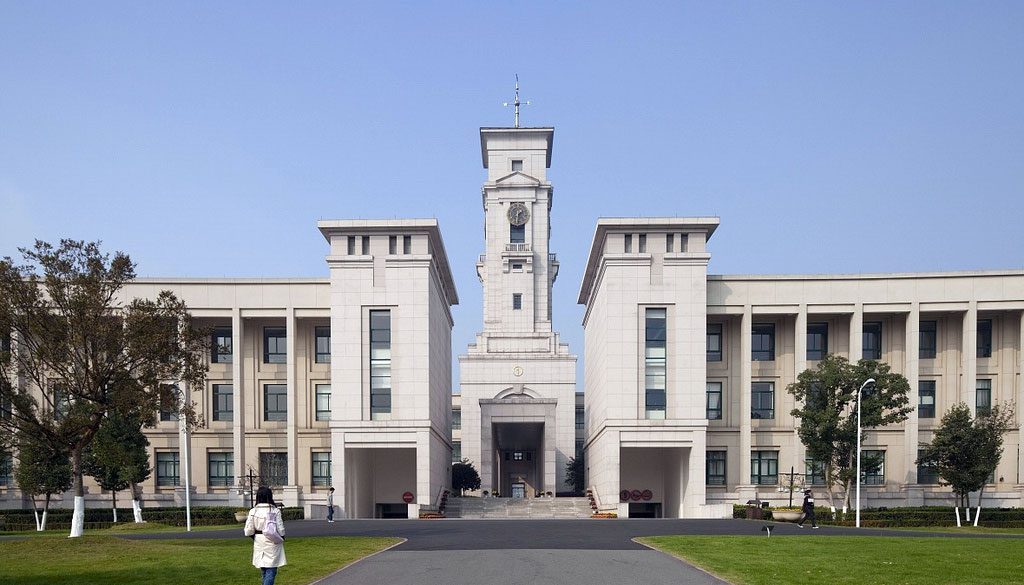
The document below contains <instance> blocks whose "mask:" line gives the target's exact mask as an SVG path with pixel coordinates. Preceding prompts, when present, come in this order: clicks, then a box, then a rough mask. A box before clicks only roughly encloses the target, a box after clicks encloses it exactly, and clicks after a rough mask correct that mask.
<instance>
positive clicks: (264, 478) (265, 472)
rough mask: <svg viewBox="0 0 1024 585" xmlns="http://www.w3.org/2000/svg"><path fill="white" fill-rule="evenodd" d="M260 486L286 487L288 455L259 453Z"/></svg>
mask: <svg viewBox="0 0 1024 585" xmlns="http://www.w3.org/2000/svg"><path fill="white" fill-rule="evenodd" d="M260 485H266V486H282V485H288V453H280V452H274V451H264V452H262V453H260Z"/></svg>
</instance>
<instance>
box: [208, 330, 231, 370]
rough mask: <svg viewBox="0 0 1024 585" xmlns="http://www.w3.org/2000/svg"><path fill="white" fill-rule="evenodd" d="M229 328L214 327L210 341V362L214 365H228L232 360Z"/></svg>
mask: <svg viewBox="0 0 1024 585" xmlns="http://www.w3.org/2000/svg"><path fill="white" fill-rule="evenodd" d="M231 345H232V341H231V328H230V327H215V328H214V329H213V335H212V336H211V339H210V361H211V362H212V363H215V364H230V363H231V359H232V348H231Z"/></svg>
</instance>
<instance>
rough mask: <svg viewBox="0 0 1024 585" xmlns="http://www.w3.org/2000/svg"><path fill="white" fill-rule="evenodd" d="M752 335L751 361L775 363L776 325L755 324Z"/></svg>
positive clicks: (751, 330)
mask: <svg viewBox="0 0 1024 585" xmlns="http://www.w3.org/2000/svg"><path fill="white" fill-rule="evenodd" d="M750 335H751V339H750V342H751V343H750V359H752V360H754V361H755V362H772V361H775V324H774V323H754V326H753V327H751V329H750Z"/></svg>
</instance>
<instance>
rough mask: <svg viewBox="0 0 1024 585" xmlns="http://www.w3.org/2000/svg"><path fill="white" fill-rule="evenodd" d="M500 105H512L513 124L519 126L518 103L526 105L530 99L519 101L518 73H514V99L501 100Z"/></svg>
mask: <svg viewBox="0 0 1024 585" xmlns="http://www.w3.org/2000/svg"><path fill="white" fill-rule="evenodd" d="M501 105H502V106H505V107H506V108H507V107H509V106H513V107H514V110H515V124H514V127H515V128H518V127H519V106H520V105H527V106H528V105H530V100H526V102H525V103H523V102H520V101H519V74H518V73H516V97H515V100H513V101H511V102H503V103H502V104H501Z"/></svg>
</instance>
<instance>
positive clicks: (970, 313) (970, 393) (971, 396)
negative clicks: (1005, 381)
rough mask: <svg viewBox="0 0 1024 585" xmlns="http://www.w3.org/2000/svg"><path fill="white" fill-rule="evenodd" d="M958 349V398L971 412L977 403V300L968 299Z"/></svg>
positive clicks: (973, 411) (973, 412)
mask: <svg viewBox="0 0 1024 585" xmlns="http://www.w3.org/2000/svg"><path fill="white" fill-rule="evenodd" d="M961 341H962V347H961V349H960V360H961V361H960V364H961V367H962V368H963V369H962V370H961V371H962V372H963V374H962V375H961V376H960V398H961V400H964V401H965V402H967V406H968V407H970V409H971V413H972V414H977V413H976V412H975V408H976V407H977V405H978V400H977V394H978V301H975V300H972V301H969V303H968V307H967V311H966V312H964V321H963V338H962V339H961Z"/></svg>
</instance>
